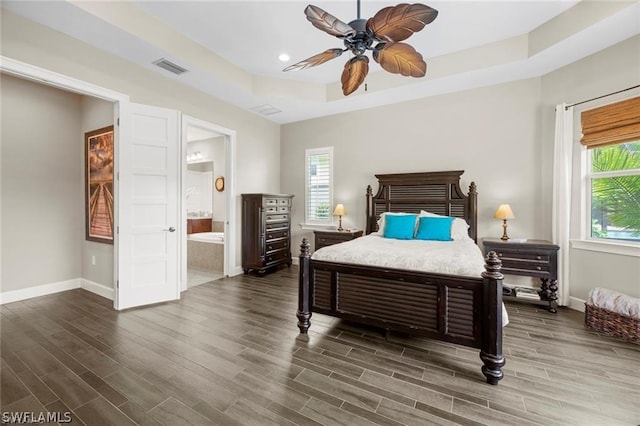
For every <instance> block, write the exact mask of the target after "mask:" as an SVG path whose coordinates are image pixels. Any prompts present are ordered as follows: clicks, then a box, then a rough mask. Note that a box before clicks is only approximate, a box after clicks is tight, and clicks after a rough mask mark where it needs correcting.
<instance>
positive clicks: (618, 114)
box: [580, 97, 640, 148]
mask: <svg viewBox="0 0 640 426" xmlns="http://www.w3.org/2000/svg"><path fill="white" fill-rule="evenodd" d="M581 120H582V139H581V140H580V142H581V143H582V145H585V146H586V147H587V148H596V147H599V146H605V145H612V144H616V143H622V142H629V141H634V140H640V97H636V98H631V99H627V100H624V101H620V102H616V103H614V104H610V105H605V106H602V107H599V108H594V109H591V110H589V111H583V112H582V115H581Z"/></svg>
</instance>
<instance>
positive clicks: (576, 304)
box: [569, 296, 586, 312]
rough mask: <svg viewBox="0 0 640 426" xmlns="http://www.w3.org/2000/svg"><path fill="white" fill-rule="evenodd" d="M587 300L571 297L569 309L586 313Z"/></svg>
mask: <svg viewBox="0 0 640 426" xmlns="http://www.w3.org/2000/svg"><path fill="white" fill-rule="evenodd" d="M585 302H586V300H582V299H578V298H577V297H573V296H570V297H569V308H570V309H575V310H576V311H580V312H584V304H585Z"/></svg>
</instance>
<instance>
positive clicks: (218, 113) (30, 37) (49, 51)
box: [1, 10, 280, 269]
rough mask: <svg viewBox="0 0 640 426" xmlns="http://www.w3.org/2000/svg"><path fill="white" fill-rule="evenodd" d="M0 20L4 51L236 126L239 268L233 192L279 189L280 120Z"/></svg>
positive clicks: (136, 98) (141, 99)
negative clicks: (270, 118) (234, 194)
mask: <svg viewBox="0 0 640 426" xmlns="http://www.w3.org/2000/svg"><path fill="white" fill-rule="evenodd" d="M1 23H2V26H1V27H2V28H1V31H2V32H1V36H2V46H1V47H2V54H3V55H5V56H8V57H10V58H14V59H17V60H20V61H23V62H27V63H30V64H33V65H36V66H39V67H42V68H46V69H49V70H52V71H56V72H59V73H61V74H65V75H68V76H71V77H75V78H78V79H80V80H83V81H87V82H90V83H93V84H96V85H98V86H101V87H105V88H108V89H111V90H115V91H117V92H121V93H124V94H127V95H129V96H130V98H131V101H133V102H138V103H143V104H149V105H155V106H160V107H165V108H172V109H176V110H179V111H181V112H183V113H184V114H186V115H189V116H191V117H195V118H198V119H201V120H205V121H208V122H211V123H214V124H217V125H220V126H222V127H225V128H228V129H232V130H235V131H236V132H237V146H236V159H237V162H236V192H237V194H238V195H237V196H236V197H235V202H236V211H237V217H236V218H235V220H236V221H237V223H238V226H237V233H236V241H237V250H236V257H237V265H236V266H237V269H239V267H240V261H241V254H240V253H241V251H240V250H241V246H240V241H241V239H240V238H241V237H240V235H241V234H240V232H241V230H240V226H239V224H240V214H241V213H240V212H241V209H240V196H239V194H241V193H243V192H279V190H280V126H279V125H278V124H275V123H272V122H270V121H268V120H266V119H264V118H262V117H260V116H258V115H256V114H253V113H251V112H248V111H245V110H242V109H240V108H237V107H235V106H232V105H230V104H227V103H225V102H223V101H221V100H219V99H217V98H214V97H212V96H209V95H206V94H204V93H202V92H199V91H197V90H195V89H193V88H191V87H188V86H186V85H183V84H181V83H180V82H179V81H178V79H173V78H165V77H163V76H162V75H160V74H157V73H154V72H151V71H147V70H145V69H143V68H141V67H138V66H136V65H133V64H131V63H129V62H127V61H124V60H122V59H119V58H117V57H115V56H112V55H110V54H108V53H105V52H103V51H101V50H99V49H96V48H94V47H91V46H89V45H87V44H85V43H82V42H80V41H78V40H75V39H73V38H71V37H68V36H66V35H64V34H61V33H58V32H55V31H52V30H50V29H48V28H46V27H43V26H41V25H38V24H36V23H33V22H31V21H29V20H26V19H24V18H21V17H19V16H16V15H14V14H11V13H9V12H7V11H4V10H3V13H2V22H1ZM3 161H4V160H3ZM3 196H4V195H3ZM3 220H4V218H3Z"/></svg>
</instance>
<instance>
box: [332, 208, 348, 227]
mask: <svg viewBox="0 0 640 426" xmlns="http://www.w3.org/2000/svg"><path fill="white" fill-rule="evenodd" d="M346 214H347V209H345V208H344V206H343V205H342V204H338V205H337V206H336V209H335V210H334V211H333V215H334V216H338V231H342V230H343V229H342V216H344V215H346Z"/></svg>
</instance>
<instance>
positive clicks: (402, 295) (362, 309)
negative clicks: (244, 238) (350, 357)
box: [296, 171, 505, 385]
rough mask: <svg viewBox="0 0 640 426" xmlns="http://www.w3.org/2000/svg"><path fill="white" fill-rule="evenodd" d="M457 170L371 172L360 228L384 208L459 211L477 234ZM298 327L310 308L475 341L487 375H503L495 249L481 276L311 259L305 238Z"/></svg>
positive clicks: (304, 326) (473, 209) (371, 227)
mask: <svg viewBox="0 0 640 426" xmlns="http://www.w3.org/2000/svg"><path fill="white" fill-rule="evenodd" d="M462 173H463V171H447V172H429V173H402V174H384V175H376V178H378V182H379V188H378V193H377V194H376V195H375V196H372V191H371V186H368V187H367V207H366V209H367V225H366V233H367V234H370V233H371V232H374V231H376V230H377V220H378V219H379V217H380V214H381V213H383V212H410V213H419V212H420V210H426V211H429V212H432V213H436V214H441V215H447V216H453V217H460V218H463V219H465V220H466V221H467V223H469V236H470V237H471V238H473V239H474V241H476V242H477V192H476V185H475V183H473V182H472V183H471V185H470V186H469V194H468V195H465V194H464V193H463V192H462V191H461V190H460V176H461V175H462ZM300 248H301V252H300V276H299V294H298V311H297V315H296V316H297V317H298V328H299V329H300V333H302V334H306V333H307V330H308V329H309V326H310V325H311V322H310V321H309V320H310V318H311V312H312V311H313V312H317V313H320V314H325V315H331V316H334V317H339V318H344V319H348V320H352V321H355V322H359V323H361V324H367V325H372V326H377V327H381V328H383V329H385V330H387V331H389V330H392V331H398V332H405V333H412V334H419V335H424V336H428V337H431V338H435V339H439V340H443V341H447V342H452V343H456V344H460V345H464V346H469V347H473V348H478V349H480V359H481V360H482V362H483V364H484V365H483V366H482V373H483V374H484V375H485V377H486V379H487V383H490V384H492V385H497V384H498V381H500V379H502V377H503V372H502V367H503V366H504V363H505V361H504V357H503V356H502V278H503V277H502V274H501V273H500V268H501V262H500V259H498V257H497V255H496V254H495V253H494V252H491V253H489V254H488V255H487V258H486V264H485V269H486V271H485V272H483V273H482V276H481V277H477V278H473V277H464V276H456V275H446V274H436V273H425V272H416V271H408V270H401V269H390V268H382V267H372V266H365V265H354V264H343V263H336V262H327V261H319V260H314V259H311V255H310V246H309V241H308V239H307V238H304V239H303V240H302V244H301V246H300Z"/></svg>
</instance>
